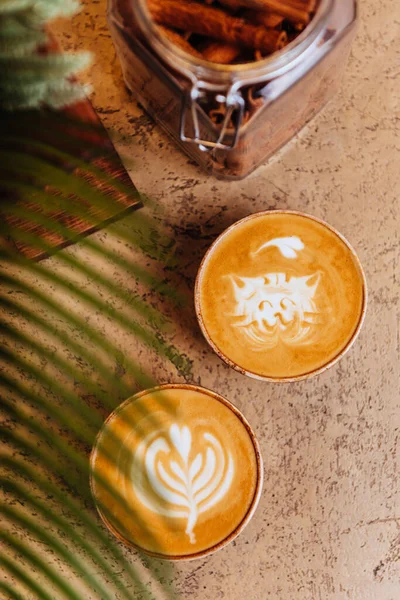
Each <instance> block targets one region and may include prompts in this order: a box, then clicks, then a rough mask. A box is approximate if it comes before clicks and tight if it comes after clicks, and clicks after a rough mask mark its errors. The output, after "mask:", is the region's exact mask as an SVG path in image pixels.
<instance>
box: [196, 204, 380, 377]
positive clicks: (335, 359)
mask: <svg viewBox="0 0 400 600" xmlns="http://www.w3.org/2000/svg"><path fill="white" fill-rule="evenodd" d="M276 214H286V215H297V216H299V217H304V218H305V219H309V220H310V221H315V222H316V223H319V224H320V225H323V226H324V227H326V228H327V229H328V230H329V231H331V232H332V233H333V234H334V235H336V236H337V237H338V238H339V239H340V240H341V241H342V242H343V243H344V244H345V246H346V248H348V250H349V252H350V254H351V255H352V257H353V260H354V263H355V265H356V267H357V270H358V271H359V274H360V279H361V283H362V288H363V298H362V308H361V313H360V318H359V320H358V323H357V326H356V328H355V329H354V332H353V334H352V336H351V338H350V339H349V340H348V342H347V343H346V345H345V346H344V347H343V348H342V349H341V350H339V351H338V353H337V354H336V355H335V356H334V357H333V358H332V359H331V360H330V361H328V362H327V363H326V364H325V365H323V366H322V367H318V368H317V369H313V370H312V371H309V372H307V373H301V374H300V375H295V376H290V377H274V376H271V375H260V374H259V373H256V372H254V371H250V370H249V369H245V368H244V367H241V366H240V365H238V364H237V363H236V362H234V361H233V360H232V359H230V358H229V356H227V355H226V354H224V353H223V352H222V350H220V348H219V347H218V346H217V344H216V343H215V342H214V341H213V339H212V338H211V336H210V335H209V333H208V331H207V327H206V324H205V322H204V319H203V315H202V309H201V301H200V296H201V284H202V277H203V275H204V269H205V266H206V263H207V261H208V259H209V258H210V256H211V254H212V253H213V252H214V250H215V249H216V247H217V246H218V245H219V244H220V243H221V242H222V240H223V239H224V238H225V236H227V235H229V234H230V233H231V231H232V230H234V229H236V228H237V227H240V226H241V225H242V224H243V223H245V222H247V221H251V220H253V219H257V218H260V217H266V216H270V215H276ZM367 304H368V289H367V279H366V276H365V273H364V269H363V267H362V264H361V262H360V259H359V257H358V255H357V253H356V251H355V250H354V248H353V246H352V245H351V244H350V242H349V241H348V240H347V239H346V238H345V237H344V235H342V234H341V233H340V232H339V231H338V230H337V229H335V228H334V227H333V226H332V225H330V224H329V223H327V222H326V221H324V220H322V219H320V218H318V217H314V216H313V215H309V214H307V213H304V212H301V211H297V210H281V209H271V210H264V211H259V212H256V213H252V214H250V215H247V217H244V218H243V219H240V220H239V221H236V222H235V223H233V224H232V225H230V226H229V227H227V229H225V230H224V231H223V232H222V233H221V234H220V235H219V236H218V237H217V238H216V239H215V240H214V242H213V243H212V244H211V246H210V247H209V248H208V250H207V252H206V253H205V255H204V257H203V259H202V261H201V263H200V267H199V269H198V271H197V276H196V282H195V287H194V305H195V311H196V316H197V321H198V323H199V326H200V329H201V332H202V334H203V336H204V338H205V340H206V341H207V343H208V344H209V346H211V348H212V349H213V350H214V352H215V354H217V356H219V358H220V359H221V360H223V361H224V362H225V363H226V364H227V365H228V366H229V367H231V368H232V369H235V371H238V372H239V373H241V374H242V375H246V376H247V377H251V378H252V379H258V380H260V381H268V382H270V383H295V382H297V381H304V380H305V379H311V378H313V377H316V376H317V375H320V374H321V373H324V372H325V371H326V370H327V369H330V368H331V367H333V366H334V365H335V364H336V363H337V362H338V361H339V360H340V359H341V358H343V356H344V355H345V354H347V352H348V351H349V350H350V348H351V347H352V346H353V344H354V343H355V341H356V339H357V337H358V335H359V333H360V331H361V328H362V326H363V323H364V321H365V317H366V313H367Z"/></svg>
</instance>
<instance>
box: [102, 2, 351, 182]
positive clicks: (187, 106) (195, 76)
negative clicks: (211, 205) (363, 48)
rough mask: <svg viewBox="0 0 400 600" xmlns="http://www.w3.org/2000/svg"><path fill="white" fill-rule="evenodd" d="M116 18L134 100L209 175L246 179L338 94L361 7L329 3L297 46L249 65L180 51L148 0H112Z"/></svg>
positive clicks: (119, 46) (112, 25)
mask: <svg viewBox="0 0 400 600" xmlns="http://www.w3.org/2000/svg"><path fill="white" fill-rule="evenodd" d="M108 20H109V25H110V29H111V33H112V37H113V40H114V43H115V47H116V50H117V54H118V56H119V59H120V62H121V65H122V70H123V75H124V79H125V82H126V85H127V87H128V89H129V90H131V92H132V94H133V96H134V98H135V99H136V100H137V101H138V102H139V103H140V104H141V105H142V106H143V107H144V109H145V110H146V111H147V112H149V113H150V115H151V116H152V117H153V118H154V119H155V120H156V121H157V122H158V123H159V124H160V125H161V126H162V127H163V128H164V129H165V130H166V131H167V132H168V133H169V134H170V135H171V136H172V137H173V139H174V140H175V141H176V142H177V144H178V145H179V146H180V147H181V148H182V149H183V150H184V151H185V152H186V153H187V154H189V156H190V157H191V158H192V159H194V160H195V161H196V162H198V163H199V164H200V165H201V166H202V167H203V168H204V169H206V171H207V172H209V173H211V174H213V175H216V176H217V177H219V178H226V179H242V178H244V177H246V176H247V175H248V174H249V173H251V172H252V171H253V170H254V169H256V168H257V167H258V166H259V165H260V164H261V163H263V162H265V161H266V160H267V159H268V158H269V157H271V156H272V155H273V154H274V153H275V152H276V151H277V150H279V148H281V147H282V146H283V145H284V144H285V143H286V142H288V141H289V140H290V139H291V138H292V137H293V136H294V135H295V134H296V133H297V132H298V131H299V130H300V129H302V127H304V125H305V124H306V123H308V121H310V119H312V117H314V115H316V114H317V113H318V112H319V110H320V109H321V108H322V107H323V106H324V105H325V104H326V103H327V102H328V100H330V99H331V98H332V96H333V95H334V94H335V92H336V91H337V89H338V87H339V85H340V80H341V75H342V73H343V70H344V68H345V65H346V61H347V57H348V54H349V50H350V46H351V42H352V40H353V38H354V34H355V25H356V20H357V0H320V3H319V6H318V9H317V12H316V14H315V16H314V18H313V19H312V21H311V22H310V24H309V25H308V26H307V27H306V28H305V29H304V31H303V32H302V33H301V34H300V35H299V36H298V37H297V38H296V39H295V40H294V41H292V42H291V43H290V44H288V45H287V46H286V47H285V48H284V49H282V50H280V51H277V52H275V53H274V54H272V55H270V56H269V57H267V58H265V59H263V60H259V61H256V62H251V63H246V64H240V65H219V64H215V63H211V62H208V61H205V60H203V59H201V58H200V59H199V58H197V57H193V56H191V55H190V54H188V53H187V52H185V51H184V50H183V49H181V48H180V47H178V46H176V45H175V44H174V43H173V42H171V41H170V40H169V39H167V38H166V37H165V36H163V35H162V34H161V33H160V31H159V29H158V28H157V26H156V25H155V23H154V22H153V21H152V19H151V17H150V14H149V12H148V9H147V4H146V0H109V4H108ZM216 103H217V104H218V106H220V107H223V111H221V122H220V123H219V124H216V123H215V122H213V120H212V119H211V118H210V110H209V108H210V106H215V104H216Z"/></svg>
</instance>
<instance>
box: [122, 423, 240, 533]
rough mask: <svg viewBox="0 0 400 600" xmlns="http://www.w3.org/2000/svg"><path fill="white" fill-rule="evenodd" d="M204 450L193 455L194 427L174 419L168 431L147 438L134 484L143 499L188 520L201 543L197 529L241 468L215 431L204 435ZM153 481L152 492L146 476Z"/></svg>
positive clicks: (160, 511)
mask: <svg viewBox="0 0 400 600" xmlns="http://www.w3.org/2000/svg"><path fill="white" fill-rule="evenodd" d="M202 437H203V440H204V444H203V445H202V446H201V448H202V451H200V452H198V453H197V454H194V456H193V459H192V460H191V450H192V434H191V432H190V429H189V427H187V426H186V425H183V426H182V427H179V425H177V424H176V423H174V424H172V425H171V426H170V428H169V430H168V432H166V433H161V432H160V433H156V434H155V435H151V436H150V439H148V440H145V441H143V442H142V443H141V444H140V445H139V447H138V449H137V451H136V453H135V458H134V461H133V465H132V483H133V487H134V489H135V492H136V494H137V496H138V498H140V500H141V502H142V503H143V504H144V505H145V506H147V507H148V508H149V509H150V510H152V511H153V512H155V513H158V514H160V515H165V516H167V517H177V518H183V519H185V520H186V522H187V525H186V534H187V535H188V536H189V540H190V543H191V544H195V543H196V536H195V534H194V532H193V529H194V527H195V525H196V523H197V520H198V517H199V515H200V514H201V513H203V512H205V511H207V510H208V509H210V508H212V507H213V506H215V505H216V504H218V502H220V501H221V500H223V498H224V496H225V495H226V494H227V492H228V491H229V488H230V486H231V484H232V480H233V477H234V473H235V468H234V463H233V458H232V455H231V454H230V453H229V452H225V451H224V448H223V445H222V444H221V442H220V441H219V440H218V439H217V438H216V437H215V436H214V435H212V434H211V433H208V432H204V433H203V434H202ZM145 479H147V480H148V481H149V483H150V486H151V492H152V493H151V494H148V493H146V486H145V482H144V480H145Z"/></svg>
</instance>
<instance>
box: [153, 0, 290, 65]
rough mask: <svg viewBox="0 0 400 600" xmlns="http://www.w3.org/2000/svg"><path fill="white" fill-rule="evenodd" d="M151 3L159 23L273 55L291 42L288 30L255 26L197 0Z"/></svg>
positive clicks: (156, 0) (172, 0)
mask: <svg viewBox="0 0 400 600" xmlns="http://www.w3.org/2000/svg"><path fill="white" fill-rule="evenodd" d="M148 5H149V8H150V11H151V14H152V16H153V19H154V20H155V21H156V23H158V24H159V25H165V26H167V27H173V28H176V29H182V30H183V31H193V33H198V34H200V35H204V36H207V37H209V38H212V39H215V40H219V41H223V42H226V43H228V44H233V45H238V46H244V47H247V48H252V49H256V50H260V51H261V52H263V53H266V54H269V53H271V52H275V50H279V49H280V48H283V47H284V46H285V45H286V43H287V34H286V32H285V31H277V30H275V29H265V27H262V26H259V25H252V24H250V23H248V22H247V21H245V20H243V19H239V18H237V17H232V16H230V15H227V14H226V13H225V12H224V11H223V10H220V9H218V8H213V7H211V6H204V5H203V4H200V3H199V2H195V1H194V0H185V1H183V0H148Z"/></svg>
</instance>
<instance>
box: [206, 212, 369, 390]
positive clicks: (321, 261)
mask: <svg viewBox="0 0 400 600" xmlns="http://www.w3.org/2000/svg"><path fill="white" fill-rule="evenodd" d="M366 304H367V286H366V280H365V276H364V272H363V269H362V267H361V264H360V261H359V259H358V257H357V255H356V253H355V251H354V250H353V248H352V247H351V246H350V244H349V243H348V242H347V240H346V239H345V238H344V237H343V236H342V235H341V234H340V233H338V232H337V231H336V230H335V229H333V228H332V227H331V226H329V225H328V224H327V223H324V222H323V221H321V220H320V219H317V218H315V217H311V216H309V215H306V214H303V213H299V212H294V211H267V212H262V213H257V214H253V215H250V216H248V217H246V218H245V219H242V220H241V221H239V222H237V223H235V224H234V225H232V226H231V227H229V228H228V229H227V230H226V231H225V232H224V233H222V235H220V236H219V237H218V239H217V240H216V241H215V242H214V243H213V245H212V246H211V248H210V249H209V250H208V252H207V253H206V255H205V257H204V259H203V261H202V264H201V266H200V269H199V272H198V275H197V279H196V286H195V308H196V313H197V318H198V321H199V324H200V328H201V330H202V332H203V334H204V337H205V338H206V340H207V341H208V343H209V344H210V346H211V347H212V348H213V349H214V351H215V352H216V353H217V354H218V356H219V357H220V358H222V359H223V360H224V361H225V362H226V363H227V364H228V365H229V366H231V367H233V368H234V369H236V370H237V371H240V372H241V373H243V374H245V375H248V376H249V377H254V378H256V379H262V380H266V381H276V382H289V381H299V380H302V379H307V378H309V377H312V376H314V375H317V374H319V373H322V372H323V371H325V370H326V369H328V368H329V367H331V366H332V365H334V364H335V363H336V362H337V361H338V360H339V359H340V358H341V357H342V356H343V355H344V354H345V353H346V352H347V351H348V350H349V349H350V347H351V346H352V344H353V343H354V341H355V339H356V337H357V335H358V333H359V331H360V329H361V326H362V323H363V320H364V317H365V312H366Z"/></svg>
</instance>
